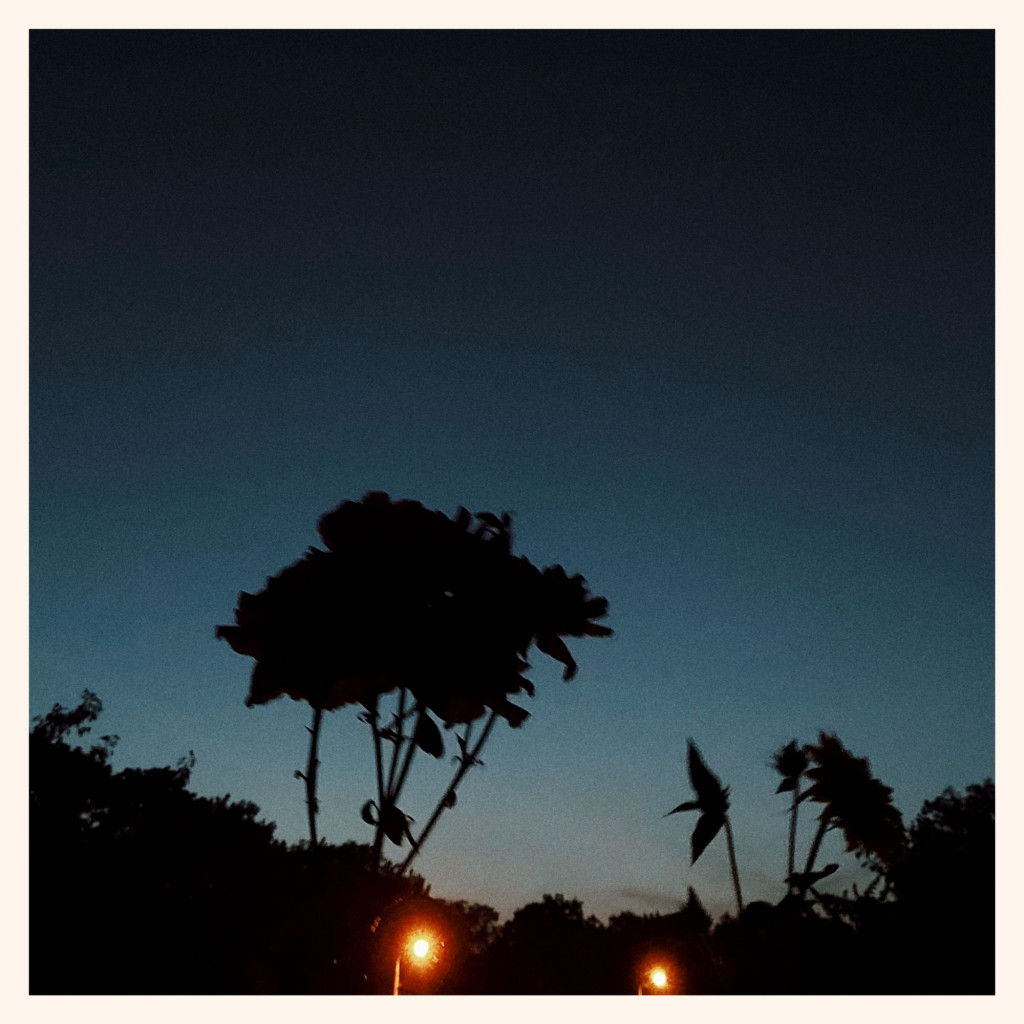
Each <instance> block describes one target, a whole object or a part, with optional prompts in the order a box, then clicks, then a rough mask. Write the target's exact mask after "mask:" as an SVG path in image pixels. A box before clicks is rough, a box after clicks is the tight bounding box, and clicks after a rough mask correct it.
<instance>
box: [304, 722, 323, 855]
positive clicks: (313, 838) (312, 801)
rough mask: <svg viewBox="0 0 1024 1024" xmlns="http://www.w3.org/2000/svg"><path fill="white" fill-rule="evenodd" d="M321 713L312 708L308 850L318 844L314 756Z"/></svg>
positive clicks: (307, 770)
mask: <svg viewBox="0 0 1024 1024" xmlns="http://www.w3.org/2000/svg"><path fill="white" fill-rule="evenodd" d="M323 713H324V709H323V708H313V725H312V727H311V728H310V730H309V761H308V762H307V764H306V810H307V812H308V814H309V843H310V849H313V850H315V849H316V848H317V845H318V843H319V840H318V839H317V834H316V815H317V811H318V810H319V807H318V805H317V801H316V770H317V766H318V765H319V764H320V762H319V760H318V759H317V756H316V752H317V751H316V748H317V744H318V743H319V741H320V722H321V719H322V718H323Z"/></svg>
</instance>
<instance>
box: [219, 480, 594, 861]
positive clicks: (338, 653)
mask: <svg viewBox="0 0 1024 1024" xmlns="http://www.w3.org/2000/svg"><path fill="white" fill-rule="evenodd" d="M318 530H319V533H320V538H321V540H322V541H323V543H324V545H325V547H326V549H327V550H326V551H324V550H321V549H318V548H310V549H309V551H308V552H307V554H306V555H305V556H304V557H303V558H302V559H300V560H299V561H298V562H296V563H295V564H293V565H291V566H289V567H288V568H286V569H284V570H283V571H282V572H280V573H279V574H278V575H277V576H274V577H272V578H271V579H269V580H268V581H267V585H266V587H265V588H264V589H263V590H262V591H260V592H259V593H258V594H248V593H242V594H241V595H240V596H239V599H238V607H237V609H236V611H235V624H234V625H232V626H220V627H218V629H217V636H218V637H220V638H222V639H224V640H227V641H228V643H229V644H230V645H231V647H232V648H233V649H234V650H235V651H237V652H238V653H239V654H245V655H248V656H249V657H252V658H254V659H255V662H256V663H255V665H254V667H253V671H252V678H251V682H250V689H249V696H248V699H247V701H246V703H247V704H248V705H249V706H253V705H257V704H266V703H268V702H270V701H272V700H275V699H277V698H279V697H281V696H283V695H285V694H287V695H288V696H289V697H291V698H292V699H293V700H302V701H306V702H307V703H309V705H310V706H311V707H312V709H313V724H312V727H311V728H310V734H311V743H310V755H309V761H308V766H307V770H306V772H305V773H302V772H298V773H296V774H297V775H298V776H299V777H300V778H302V779H304V780H305V782H306V788H307V805H308V808H309V823H310V840H311V843H312V845H313V846H316V844H317V836H316V814H317V808H318V805H317V802H316V772H317V766H318V764H319V761H318V759H317V743H318V738H319V733H320V726H321V719H322V714H323V712H324V711H325V710H334V709H336V708H340V707H343V706H345V705H349V704H358V705H361V706H362V708H363V710H362V712H361V713H360V718H361V720H362V721H364V722H365V723H367V724H368V725H369V727H370V729H371V731H372V733H373V740H374V757H375V764H376V771H377V796H376V800H370V801H367V803H366V804H365V805H364V806H363V812H362V816H363V819H364V820H365V821H367V822H368V823H369V824H371V825H373V826H374V828H375V830H376V831H375V840H374V846H375V858H374V859H375V861H376V860H378V859H379V853H380V847H381V843H382V841H383V839H384V837H387V838H388V839H390V840H391V841H392V842H394V843H396V844H398V845H401V843H402V842H403V840H404V839H405V838H408V839H409V840H410V842H411V843H412V847H413V853H412V854H410V856H409V857H408V858H407V859H406V861H405V863H404V864H403V867H405V866H407V865H408V863H409V861H410V860H411V859H412V856H413V855H414V854H415V853H416V852H417V851H418V849H419V847H420V846H421V845H422V843H423V841H424V839H425V838H426V835H427V834H428V833H429V831H430V830H431V829H432V828H433V825H434V823H435V822H436V820H437V817H438V816H439V815H440V813H441V812H442V811H443V810H444V809H446V808H448V807H451V806H453V805H454V803H455V788H456V787H457V786H458V784H459V782H460V781H461V779H462V777H463V776H464V775H465V773H466V771H468V770H469V768H470V767H472V766H473V765H475V764H479V763H481V762H480V760H479V753H480V749H481V747H482V745H483V743H484V742H485V741H486V739H487V738H488V736H489V735H490V732H491V729H492V728H493V725H494V722H495V720H496V719H497V718H503V719H505V720H506V721H507V722H508V723H509V725H511V726H512V727H518V726H520V725H522V723H523V722H524V721H525V720H526V719H527V718H528V717H529V712H527V711H526V709H525V708H523V707H521V706H520V705H519V704H516V703H513V702H512V701H511V700H509V697H511V696H514V695H516V694H518V693H525V694H527V695H528V696H532V695H533V693H534V687H533V683H532V682H531V681H530V680H529V679H527V678H526V677H525V675H524V673H525V671H526V670H527V669H528V668H529V667H530V666H529V663H528V662H527V660H526V656H527V652H528V650H529V649H530V647H531V646H532V645H535V646H536V648H537V650H539V651H540V652H541V653H543V654H547V655H549V656H550V657H552V658H554V659H555V660H557V661H559V662H560V663H561V664H562V666H563V678H564V679H566V680H568V679H571V678H572V677H573V676H574V675H575V674H576V662H575V661H574V660H573V657H572V655H571V654H570V653H569V649H568V647H567V646H566V644H565V642H564V640H563V639H562V638H563V637H569V636H572V637H583V636H609V635H611V630H610V629H609V628H608V627H607V626H602V625H599V624H598V623H596V622H595V621H594V620H595V619H598V618H601V617H602V616H604V615H605V614H606V613H607V607H608V602H607V601H606V600H605V599H604V598H602V597H594V596H592V595H591V594H590V593H589V592H588V591H587V588H586V582H585V580H584V579H583V577H582V576H569V575H567V574H566V572H565V570H564V569H563V568H562V567H561V566H560V565H556V566H551V567H549V568H546V569H543V570H542V569H538V568H537V567H536V566H534V565H533V564H532V563H530V562H529V561H527V559H525V558H522V557H516V556H513V555H512V553H511V548H512V530H511V516H510V515H509V514H508V513H505V514H503V515H502V516H500V517H499V516H496V515H493V514H492V513H490V512H478V513H477V514H476V515H475V516H474V515H471V514H470V513H469V512H467V511H466V509H464V508H460V509H459V510H458V512H457V513H456V514H455V516H454V517H453V518H451V519H450V518H448V517H447V516H446V515H444V514H443V513H442V512H437V511H431V510H429V509H426V508H424V507H423V506H422V505H421V504H420V503H419V502H416V501H392V500H391V499H390V498H389V497H388V495H387V494H384V493H382V492H370V493H369V494H367V495H366V496H365V497H364V498H363V499H362V501H359V502H355V501H345V502H342V503H341V504H340V505H339V506H338V507H337V508H335V509H334V510H333V511H331V512H329V513H327V514H326V515H324V516H322V517H321V519H320V521H319V523H318ZM394 691H397V693H398V697H397V707H396V709H395V710H394V711H393V713H391V715H390V717H388V716H386V715H385V714H384V713H383V710H382V708H381V703H380V702H381V698H382V697H383V696H384V695H386V694H388V693H390V692H394ZM485 716H486V721H485V723H484V725H483V729H482V731H481V732H480V733H479V734H477V735H476V736H472V735H471V733H472V729H473V726H474V724H475V723H476V722H477V720H479V719H481V718H484V717H485ZM438 722H440V723H441V724H442V725H444V727H445V728H453V727H456V726H462V727H463V729H462V731H461V732H459V733H457V734H456V739H457V740H458V743H459V747H460V755H459V756H458V757H457V764H458V770H457V772H456V775H455V778H454V779H453V781H452V783H451V785H450V786H449V787H448V789H447V790H446V792H445V794H444V795H443V796H442V798H441V801H440V802H439V804H438V807H437V808H436V809H435V813H434V815H433V816H431V818H430V819H429V821H428V822H427V824H426V826H425V827H424V829H423V831H422V832H421V833H420V835H419V837H418V839H413V836H412V833H411V831H410V829H409V823H410V822H411V820H412V819H411V818H410V817H409V816H408V815H406V814H405V813H404V812H402V811H401V810H400V809H399V808H398V806H397V801H398V797H399V794H400V792H401V790H402V787H403V785H404V783H405V780H406V778H407V776H408V773H409V769H410V765H411V763H412V758H413V754H414V753H415V751H416V750H422V751H424V752H425V753H427V754H430V755H431V756H433V757H436V758H441V757H443V756H444V740H443V737H442V734H441V730H440V728H439V726H438ZM386 743H390V744H392V745H393V746H392V751H391V759H390V766H389V767H387V769H385V764H384V761H385V758H384V756H383V749H384V744H386Z"/></svg>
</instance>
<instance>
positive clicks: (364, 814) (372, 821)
mask: <svg viewBox="0 0 1024 1024" xmlns="http://www.w3.org/2000/svg"><path fill="white" fill-rule="evenodd" d="M376 810H377V805H376V804H375V803H374V802H373V801H372V800H367V801H366V803H365V804H363V807H362V810H360V812H359V816H360V817H361V818H362V819H363V821H365V822H366V824H367V825H376V824H377V819H376V818H375V817H374V816H373V812H374V811H376Z"/></svg>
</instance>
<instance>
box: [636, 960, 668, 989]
mask: <svg viewBox="0 0 1024 1024" xmlns="http://www.w3.org/2000/svg"><path fill="white" fill-rule="evenodd" d="M645 985H647V986H648V987H650V988H652V989H653V990H654V991H655V992H664V991H666V990H667V988H668V971H666V970H665V968H664V967H662V966H661V965H660V964H656V965H655V966H653V967H650V968H648V969H647V970H645V971H644V972H643V974H642V975H641V976H640V985H639V986H638V987H637V990H636V994H637V995H638V996H642V995H643V994H644V986H645Z"/></svg>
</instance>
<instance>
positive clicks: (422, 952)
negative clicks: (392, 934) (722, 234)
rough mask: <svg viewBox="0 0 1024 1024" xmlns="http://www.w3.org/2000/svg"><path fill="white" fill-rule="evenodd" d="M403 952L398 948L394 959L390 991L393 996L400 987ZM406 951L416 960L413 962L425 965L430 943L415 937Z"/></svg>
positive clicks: (421, 937) (403, 949)
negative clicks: (393, 972) (393, 973)
mask: <svg viewBox="0 0 1024 1024" xmlns="http://www.w3.org/2000/svg"><path fill="white" fill-rule="evenodd" d="M405 951H406V950H405V948H403V947H399V949H398V956H396V957H395V984H394V988H393V989H392V991H391V994H392V995H393V996H397V995H398V994H399V991H400V990H401V987H402V954H403V953H404V952H405ZM408 951H409V952H410V953H411V954H412V955H413V956H414V957H415V958H416V961H415V962H419V963H425V962H426V959H427V954H428V953H429V952H430V942H429V941H428V940H427V939H425V938H423V936H422V935H420V936H417V937H415V938H414V939H413V940H412V941H411V942H410V943H408Z"/></svg>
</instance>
